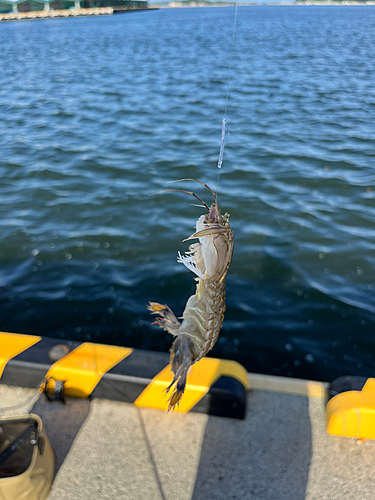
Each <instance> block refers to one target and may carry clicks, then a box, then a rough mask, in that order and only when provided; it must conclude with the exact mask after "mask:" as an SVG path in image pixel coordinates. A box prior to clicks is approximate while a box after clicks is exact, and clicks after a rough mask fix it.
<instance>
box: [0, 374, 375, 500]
mask: <svg viewBox="0 0 375 500" xmlns="http://www.w3.org/2000/svg"><path fill="white" fill-rule="evenodd" d="M288 380H289V379H278V380H277V379H276V378H275V377H268V378H267V377H263V376H257V375H255V376H254V379H253V380H252V378H251V375H250V384H251V386H252V388H253V390H251V391H250V392H249V394H248V411H247V416H246V419H245V420H235V419H227V418H220V417H213V416H208V415H203V414H197V413H186V414H182V413H179V414H177V413H172V412H171V413H164V412H162V411H159V410H152V409H148V408H138V407H135V406H133V405H131V404H126V403H120V402H115V401H107V400H101V399H93V400H89V399H74V398H69V399H68V400H67V404H66V405H65V406H64V405H62V404H60V403H53V404H52V403H49V402H48V401H46V400H45V399H44V396H43V397H42V398H41V399H40V400H39V401H38V403H37V404H36V406H35V407H34V410H33V413H36V414H38V415H40V416H41V418H42V420H43V423H44V427H45V429H46V432H47V435H48V437H49V439H50V442H51V444H52V446H53V448H54V450H55V454H56V475H55V480H54V483H53V487H52V491H51V493H50V495H49V500H72V499H75V500H107V499H108V500H114V499H116V500H128V499H129V500H138V499H140V500H172V499H173V500H206V499H207V498H212V499H214V500H216V499H218V500H221V499H222V500H230V499H249V500H250V499H254V500H323V499H327V500H336V499H337V500H374V491H375V488H374V485H375V478H374V471H375V441H365V442H363V443H362V442H360V441H356V440H353V439H346V438H340V437H334V436H329V435H327V434H326V431H325V421H324V407H325V406H324V405H325V400H324V390H323V389H322V388H323V385H322V384H317V383H315V384H314V383H313V386H312V390H311V388H310V390H307V389H306V382H304V381H299V382H298V381H292V382H289V381H288ZM307 384H308V383H307ZM310 384H311V383H310ZM319 386H321V390H319V389H320V387H319ZM33 393H34V391H33V390H31V389H24V388H18V387H9V386H5V385H0V401H1V406H2V407H4V406H8V405H12V404H17V403H19V402H20V401H22V400H24V399H26V398H27V397H29V396H30V395H32V394H33Z"/></svg>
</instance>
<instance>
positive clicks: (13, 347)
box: [0, 332, 249, 418]
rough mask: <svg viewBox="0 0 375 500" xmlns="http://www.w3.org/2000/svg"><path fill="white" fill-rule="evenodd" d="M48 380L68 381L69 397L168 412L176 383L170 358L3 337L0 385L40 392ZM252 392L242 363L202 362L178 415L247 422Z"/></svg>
mask: <svg viewBox="0 0 375 500" xmlns="http://www.w3.org/2000/svg"><path fill="white" fill-rule="evenodd" d="M56 353H58V355H57V358H59V359H57V360H56ZM44 377H52V378H54V379H56V380H61V381H64V382H65V384H64V385H65V395H66V396H72V397H98V398H104V399H112V400H117V401H124V402H128V403H133V404H135V405H136V406H142V407H149V408H155V409H160V410H167V409H168V399H169V397H170V394H167V393H166V389H167V387H168V386H169V385H170V383H171V382H172V379H173V376H172V372H171V368H170V364H169V356H168V354H167V353H157V352H149V351H142V350H138V349H131V348H127V347H117V346H109V345H102V344H93V343H89V342H84V343H81V342H64V341H61V340H57V339H49V338H45V337H44V338H43V337H36V336H29V335H19V334H13V333H1V332H0V383H3V384H8V385H19V386H23V387H36V386H37V385H38V383H39V382H40V381H41V380H42V379H43V378H44ZM248 389H249V384H248V375H247V371H246V370H245V368H244V367H243V366H241V365H240V364H239V363H237V362H236V361H229V360H220V359H214V358H203V359H201V360H200V361H199V362H197V363H196V364H194V365H193V366H192V367H191V369H190V371H189V373H188V377H187V384H186V390H185V394H184V397H183V398H182V399H181V401H180V404H179V406H178V407H177V408H176V410H175V411H177V412H181V413H186V412H188V411H195V412H199V413H208V414H211V415H218V416H225V417H231V418H244V417H245V413H246V400H247V398H246V391H247V390H248Z"/></svg>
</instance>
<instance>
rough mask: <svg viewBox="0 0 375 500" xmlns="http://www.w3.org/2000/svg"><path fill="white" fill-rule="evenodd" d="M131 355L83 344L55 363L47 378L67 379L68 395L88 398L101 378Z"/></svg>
mask: <svg viewBox="0 0 375 500" xmlns="http://www.w3.org/2000/svg"><path fill="white" fill-rule="evenodd" d="M132 352H133V349H129V348H127V347H116V346H109V345H101V344H91V343H84V344H81V345H80V346H78V347H77V348H76V349H74V351H72V352H70V353H69V354H67V355H66V356H65V357H64V358H62V359H60V360H59V361H56V363H54V364H53V365H52V366H51V368H50V369H49V370H48V373H47V375H46V377H53V378H55V379H57V380H64V381H65V394H66V395H67V396H73V397H88V396H90V394H91V393H92V391H93V390H94V389H95V387H96V386H97V384H98V383H99V381H100V379H101V378H102V376H103V375H104V374H105V373H106V372H107V371H109V370H110V369H111V368H113V367H114V366H115V365H117V363H119V362H120V361H121V360H123V359H124V358H126V357H127V356H129V354H131V353H132Z"/></svg>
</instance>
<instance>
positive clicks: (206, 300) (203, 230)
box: [148, 179, 234, 411]
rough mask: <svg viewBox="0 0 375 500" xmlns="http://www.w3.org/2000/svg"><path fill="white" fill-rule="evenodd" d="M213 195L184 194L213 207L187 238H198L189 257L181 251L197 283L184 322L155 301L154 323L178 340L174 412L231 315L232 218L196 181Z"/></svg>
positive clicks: (151, 305)
mask: <svg viewBox="0 0 375 500" xmlns="http://www.w3.org/2000/svg"><path fill="white" fill-rule="evenodd" d="M182 180H190V181H194V182H198V183H199V184H202V185H203V186H205V187H206V188H207V189H208V190H209V191H210V192H211V193H212V195H213V197H214V203H212V205H211V207H209V206H208V205H206V204H205V203H204V202H203V201H202V200H201V199H200V198H198V196H196V195H195V194H194V193H192V192H189V191H183V190H177V189H173V190H169V191H178V192H183V193H187V194H191V195H193V196H195V198H197V199H198V200H199V201H200V202H201V203H202V204H203V206H204V207H205V208H206V209H207V211H208V213H206V214H204V215H201V216H200V217H199V219H198V220H197V223H196V232H195V233H194V234H192V235H191V236H189V237H188V238H187V239H186V240H183V241H190V240H194V239H198V240H199V242H198V243H194V244H192V245H190V247H189V251H188V252H186V254H185V255H181V254H180V253H178V258H177V260H178V262H181V263H182V264H184V265H185V266H186V267H187V268H188V269H190V271H192V272H193V273H194V274H195V275H196V278H195V280H196V281H197V286H196V291H195V294H194V295H192V296H191V297H190V298H189V300H188V301H187V304H186V306H185V310H184V312H183V315H182V318H180V319H182V321H181V322H180V321H179V320H178V319H177V318H176V316H175V315H174V314H173V312H172V310H171V309H170V308H169V307H168V306H167V305H162V304H158V303H157V302H150V303H149V306H148V309H149V310H150V311H151V312H152V314H157V315H158V317H157V318H156V321H155V323H154V324H158V325H159V326H160V327H161V328H163V329H164V330H166V331H167V332H169V333H171V334H172V335H173V336H174V337H175V340H174V342H173V344H172V348H171V351H170V353H171V357H170V359H171V369H172V372H173V374H174V377H173V381H172V383H171V384H170V386H169V387H168V388H167V392H169V390H170V389H172V390H173V392H172V395H171V397H170V399H169V408H168V411H169V410H171V409H173V408H174V407H175V405H176V404H178V402H179V401H180V399H181V397H182V396H183V394H184V391H185V386H186V377H187V373H188V370H189V368H190V366H191V365H193V364H194V363H196V362H197V361H199V360H200V359H201V358H203V356H205V355H206V354H207V353H208V351H210V350H211V349H212V347H213V346H214V344H215V342H216V340H217V338H218V336H219V333H220V328H221V324H222V322H223V319H224V312H225V278H226V274H227V271H228V268H229V264H230V262H231V260H232V254H233V245H234V235H233V231H232V229H231V227H230V225H229V214H225V215H224V216H222V215H221V212H220V208H219V204H218V202H217V197H216V193H215V192H214V191H212V190H211V189H210V188H209V187H208V186H207V185H206V184H204V183H202V182H199V181H196V180H195V179H182Z"/></svg>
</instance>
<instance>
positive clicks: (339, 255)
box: [0, 6, 375, 380]
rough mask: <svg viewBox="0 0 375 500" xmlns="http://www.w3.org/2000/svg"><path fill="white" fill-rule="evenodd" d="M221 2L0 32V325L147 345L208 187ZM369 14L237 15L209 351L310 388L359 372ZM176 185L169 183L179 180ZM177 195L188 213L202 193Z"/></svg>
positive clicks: (368, 175)
mask: <svg viewBox="0 0 375 500" xmlns="http://www.w3.org/2000/svg"><path fill="white" fill-rule="evenodd" d="M233 16H234V9H232V8H215V9H175V10H159V11H153V12H140V13H133V14H129V15H115V16H111V17H101V18H96V19H90V18H82V19H69V20H67V19H62V20H44V21H27V22H18V23H9V24H1V25H0V46H1V55H0V82H1V86H0V200H1V203H0V227H1V230H0V238H1V245H0V287H1V288H0V328H1V329H2V330H5V331H15V332H22V333H33V334H41V335H47V336H51V337H61V338H64V339H83V340H91V341H94V342H104V343H113V344H118V345H124V346H130V347H131V346H134V347H142V348H145V349H155V350H163V351H167V350H168V349H169V346H170V344H171V340H172V339H171V337H170V336H169V335H168V334H166V333H165V332H163V331H161V330H159V329H157V328H154V327H151V326H150V322H151V319H150V317H149V314H148V312H147V311H146V307H145V306H146V303H147V302H148V301H149V300H156V301H159V302H163V303H164V302H166V303H168V304H169V305H170V306H171V307H172V308H173V309H174V311H175V312H176V314H177V315H180V314H181V313H182V310H183V307H184V305H185V302H186V300H187V298H188V296H189V295H190V294H191V293H193V292H194V280H193V276H192V274H191V273H189V271H187V270H186V269H185V268H184V267H183V266H181V264H178V263H177V262H176V254H177V251H179V250H180V251H183V250H185V249H187V244H186V243H182V239H183V238H185V237H187V236H188V235H190V234H191V233H192V231H193V226H194V224H195V220H196V219H197V218H198V216H199V215H200V214H201V213H202V209H200V208H197V207H194V206H191V205H190V203H194V201H193V199H192V198H191V199H190V198H189V197H188V196H187V195H183V194H180V193H170V194H168V195H163V196H161V195H160V196H155V197H149V196H147V195H148V194H149V193H153V192H156V191H160V190H162V189H165V188H168V187H170V186H168V184H167V182H168V181H169V180H173V179H179V178H182V177H194V178H196V179H199V180H202V181H205V182H207V183H208V184H209V185H211V186H212V187H213V188H215V187H216V179H217V169H216V167H215V164H216V162H217V157H218V152H219V143H220V127H221V119H222V117H223V110H224V98H225V92H226V81H227V78H228V64H229V59H230V42H231V36H232V27H233ZM374 40H375V8H374V7H370V6H369V7H302V6H301V7H240V8H239V9H238V24H237V31H236V37H235V44H234V48H233V54H232V57H231V59H232V65H233V67H232V80H231V84H230V92H229V102H228V114H227V121H228V123H229V131H230V136H228V137H227V140H226V150H225V157H224V164H223V168H222V171H221V176H220V183H219V191H220V194H219V200H220V203H221V205H222V209H223V211H229V212H230V213H231V224H232V227H233V229H234V231H235V238H236V243H235V253H234V257H233V261H232V265H231V267H230V271H229V274H228V279H227V314H226V319H225V322H224V324H223V330H222V332H221V336H220V338H219V341H218V343H217V345H216V347H215V349H214V352H213V354H214V355H215V356H220V357H227V358H233V359H237V360H239V361H240V362H242V363H243V364H244V365H245V366H246V367H247V369H248V370H250V371H258V372H263V373H271V374H279V375H289V376H296V377H312V378H316V379H321V380H329V379H332V378H333V377H335V376H338V375H340V374H358V375H371V374H373V371H374V367H375V359H374V350H375V328H374V326H375V300H374V297H375V224H374V214H375V212H374V208H375V200H374V189H375V186H374V180H375V173H374V158H375V146H374V136H375V125H374V123H375V122H374V113H375V87H374V81H375V70H374V68H375V44H374ZM181 187H183V186H181ZM184 187H185V188H186V189H191V188H194V191H196V192H197V194H199V195H200V196H201V197H204V199H205V200H206V202H207V203H210V202H211V199H210V194H209V193H208V192H206V191H205V190H204V189H203V188H201V187H200V186H196V185H194V186H190V185H185V186H184Z"/></svg>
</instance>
